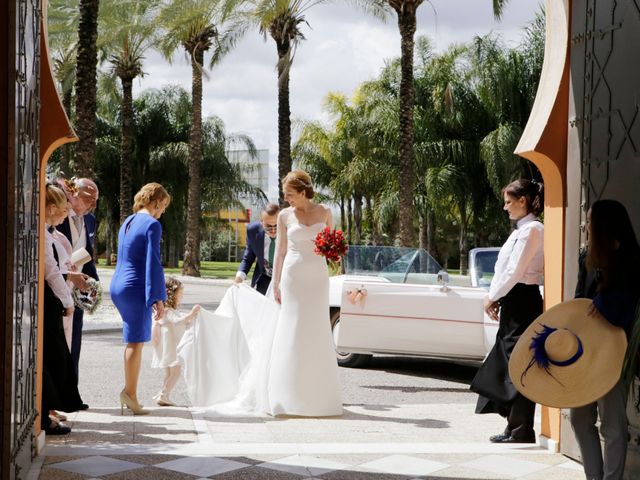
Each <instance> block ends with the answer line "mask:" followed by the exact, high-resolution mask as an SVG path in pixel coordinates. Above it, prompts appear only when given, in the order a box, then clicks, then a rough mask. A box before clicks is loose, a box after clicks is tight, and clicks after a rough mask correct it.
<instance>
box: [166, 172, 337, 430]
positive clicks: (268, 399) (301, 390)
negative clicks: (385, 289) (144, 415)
mask: <svg viewBox="0 0 640 480" xmlns="http://www.w3.org/2000/svg"><path fill="white" fill-rule="evenodd" d="M282 183H283V190H284V194H285V200H286V201H287V202H288V203H289V205H291V207H289V208H286V209H284V210H283V211H281V212H280V215H279V216H278V237H277V240H276V256H275V260H274V269H273V279H272V285H271V288H270V291H269V292H267V295H266V296H262V295H260V294H259V293H258V292H256V291H255V290H252V289H251V288H249V287H248V286H246V285H241V286H240V287H237V286H233V287H231V288H230V289H229V291H228V292H227V293H226V294H225V297H224V298H223V299H222V301H221V303H220V306H219V307H218V309H217V310H216V311H215V312H214V313H210V312H207V311H205V310H202V311H201V313H200V316H199V317H198V318H197V319H196V321H195V322H194V324H193V326H192V327H191V328H190V329H189V330H187V333H186V334H185V335H184V336H183V339H182V341H181V343H180V346H179V347H178V349H179V356H180V358H181V360H182V363H183V365H184V376H185V380H186V383H187V390H188V394H189V396H190V398H191V401H192V403H193V404H194V405H196V406H200V407H204V408H205V409H206V410H208V411H210V412H214V413H219V414H262V413H267V414H269V415H295V416H308V417H324V416H334V415H341V414H342V401H341V398H340V384H339V380H338V365H337V362H336V356H335V351H334V348H333V339H332V336H331V329H330V324H329V277H328V272H327V264H326V261H325V259H324V257H322V256H319V255H317V254H316V253H315V252H314V242H313V240H314V239H315V237H316V235H317V234H318V233H319V232H320V231H321V230H322V229H323V228H324V227H325V226H329V227H331V228H333V220H332V215H331V210H330V209H329V208H327V207H325V206H324V205H321V204H316V203H314V202H313V201H312V200H311V199H312V198H313V187H312V184H311V178H310V177H309V175H308V174H307V173H305V172H302V171H300V170H296V171H293V172H290V173H289V174H288V175H287V176H286V177H285V179H284V180H283V182H282Z"/></svg>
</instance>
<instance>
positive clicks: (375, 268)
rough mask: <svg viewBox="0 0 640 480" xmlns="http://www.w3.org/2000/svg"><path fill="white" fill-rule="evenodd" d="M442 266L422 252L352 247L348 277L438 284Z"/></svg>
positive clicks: (416, 250)
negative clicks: (373, 276) (368, 276)
mask: <svg viewBox="0 0 640 480" xmlns="http://www.w3.org/2000/svg"><path fill="white" fill-rule="evenodd" d="M440 270H442V267H441V266H440V264H439V263H438V262H437V261H436V260H435V259H434V258H433V257H432V256H431V255H429V253H428V252H427V251H425V250H422V249H416V248H403V247H384V246H364V245H352V246H350V247H349V252H348V253H347V256H346V258H345V273H347V274H351V275H376V276H381V277H384V278H386V279H387V280H390V281H392V282H395V283H424V284H434V285H435V284H436V283H437V274H438V272H439V271H440Z"/></svg>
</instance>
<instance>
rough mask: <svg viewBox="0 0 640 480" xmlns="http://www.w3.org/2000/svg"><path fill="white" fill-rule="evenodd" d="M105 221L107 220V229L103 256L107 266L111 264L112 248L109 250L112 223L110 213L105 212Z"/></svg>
mask: <svg viewBox="0 0 640 480" xmlns="http://www.w3.org/2000/svg"><path fill="white" fill-rule="evenodd" d="M106 222H107V229H106V233H107V235H106V238H105V242H104V243H105V253H104V257H105V259H104V260H105V262H104V263H105V265H106V266H107V267H110V266H111V252H112V251H113V250H111V224H112V223H113V219H112V218H111V214H110V213H107V218H106Z"/></svg>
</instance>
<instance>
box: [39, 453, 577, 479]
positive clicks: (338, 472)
mask: <svg viewBox="0 0 640 480" xmlns="http://www.w3.org/2000/svg"><path fill="white" fill-rule="evenodd" d="M270 457H273V458H270ZM582 477H583V474H582V469H581V468H580V466H579V465H577V464H576V463H574V462H571V461H569V460H567V459H566V458H564V457H562V456H561V455H540V454H507V455H499V454H495V455H478V454H476V455H470V454H452V455H446V454H440V455H437V454H430V455H417V454H414V455H403V454H393V455H381V454H378V455H287V456H282V457H279V456H278V455H271V456H268V455H267V456H265V455H255V456H253V455H247V456H235V457H216V456H189V457H180V456H174V455H114V456H110V455H96V456H87V457H47V458H46V459H45V461H44V462H43V465H42V468H41V471H40V476H39V478H40V479H42V480H58V479H69V480H76V479H77V480H89V479H95V480H97V479H103V480H128V479H130V480H146V479H149V480H173V479H187V480H189V479H194V480H197V479H204V478H212V479H218V480H245V479H246V480H249V479H251V480H253V479H265V480H266V479H281V480H289V479H291V480H305V479H324V480H343V479H344V480H360V479H372V480H409V479H445V478H446V479H463V478H464V479H477V480H480V479H487V480H489V479H523V480H524V479H530V480H535V479H540V480H542V479H544V480H552V479H558V480H560V479H562V480H572V479H576V480H578V479H581V478H582Z"/></svg>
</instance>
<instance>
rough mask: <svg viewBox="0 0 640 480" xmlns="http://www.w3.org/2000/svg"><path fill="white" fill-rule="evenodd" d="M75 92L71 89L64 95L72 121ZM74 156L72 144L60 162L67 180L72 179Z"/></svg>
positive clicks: (68, 144) (64, 152)
mask: <svg viewBox="0 0 640 480" xmlns="http://www.w3.org/2000/svg"><path fill="white" fill-rule="evenodd" d="M72 93H73V90H71V89H69V90H68V91H66V92H65V93H64V98H63V99H62V106H63V107H64V110H65V112H66V113H67V117H69V119H71V109H72V108H73V95H72ZM72 155H73V147H72V146H71V143H67V144H66V145H65V146H64V148H63V150H62V155H61V156H62V159H61V160H60V172H61V173H62V175H63V176H64V177H65V178H71V177H73V175H71V157H72Z"/></svg>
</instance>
